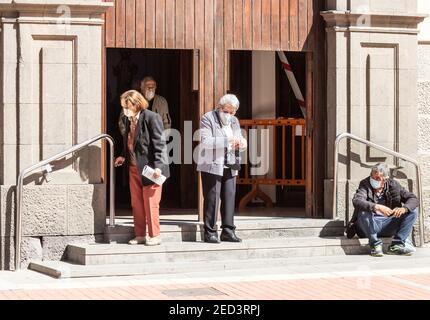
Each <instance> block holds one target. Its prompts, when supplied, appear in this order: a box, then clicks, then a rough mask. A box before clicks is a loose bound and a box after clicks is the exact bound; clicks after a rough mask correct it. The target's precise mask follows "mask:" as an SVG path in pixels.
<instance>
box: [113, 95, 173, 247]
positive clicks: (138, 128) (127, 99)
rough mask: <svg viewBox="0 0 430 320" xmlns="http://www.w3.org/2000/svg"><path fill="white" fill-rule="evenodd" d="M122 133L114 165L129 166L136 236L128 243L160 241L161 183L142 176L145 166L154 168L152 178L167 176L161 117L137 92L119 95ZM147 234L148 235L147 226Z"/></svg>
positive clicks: (159, 242)
mask: <svg viewBox="0 0 430 320" xmlns="http://www.w3.org/2000/svg"><path fill="white" fill-rule="evenodd" d="M121 107H122V108H123V111H124V115H125V117H124V124H125V129H126V130H125V132H123V142H124V143H123V145H124V148H123V152H122V155H121V156H120V157H118V158H117V159H116V160H115V166H117V167H118V166H122V165H123V164H126V165H127V166H128V173H129V181H130V192H131V205H132V208H133V217H134V231H135V238H134V239H133V240H130V242H129V244H133V245H134V244H146V245H149V246H154V245H159V244H161V239H160V219H159V208H160V200H161V194H162V186H160V185H157V184H155V183H154V182H152V181H151V180H149V179H147V178H145V177H144V176H142V172H143V169H144V167H145V166H146V165H148V166H149V167H151V168H153V169H154V170H155V173H154V176H153V178H155V179H157V178H159V177H160V176H161V175H164V176H166V177H167V178H168V177H169V175H170V172H169V165H168V159H167V152H166V140H165V137H164V134H163V130H164V128H163V122H162V120H161V117H160V116H159V115H158V114H156V113H154V112H152V111H150V110H147V108H148V102H147V101H146V100H145V98H144V97H143V96H142V95H141V94H140V93H139V92H137V91H135V90H130V91H127V92H125V93H124V94H123V95H122V96H121ZM147 228H148V234H149V237H147V236H146V235H147V230H146V229H147Z"/></svg>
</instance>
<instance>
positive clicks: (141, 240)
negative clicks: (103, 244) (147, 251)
mask: <svg viewBox="0 0 430 320" xmlns="http://www.w3.org/2000/svg"><path fill="white" fill-rule="evenodd" d="M145 243H146V238H145V237H136V238H134V239H132V240H130V241H129V242H128V244H130V245H133V246H134V245H137V244H145Z"/></svg>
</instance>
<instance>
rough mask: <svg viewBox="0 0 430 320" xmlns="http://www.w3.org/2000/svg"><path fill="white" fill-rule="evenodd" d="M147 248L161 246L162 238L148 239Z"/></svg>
mask: <svg viewBox="0 0 430 320" xmlns="http://www.w3.org/2000/svg"><path fill="white" fill-rule="evenodd" d="M145 244H146V245H147V246H159V245H160V244H161V239H160V236H157V237H154V238H148V239H147V240H146V243H145Z"/></svg>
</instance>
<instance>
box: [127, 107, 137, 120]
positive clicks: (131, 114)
mask: <svg viewBox="0 0 430 320" xmlns="http://www.w3.org/2000/svg"><path fill="white" fill-rule="evenodd" d="M124 115H125V116H126V117H127V118H129V119H131V118H133V117H135V116H136V114H135V113H134V112H133V111H131V110H130V109H124Z"/></svg>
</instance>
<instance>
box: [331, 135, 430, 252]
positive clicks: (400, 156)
mask: <svg viewBox="0 0 430 320" xmlns="http://www.w3.org/2000/svg"><path fill="white" fill-rule="evenodd" d="M346 138H348V139H351V140H355V141H357V142H361V143H363V144H365V145H367V146H369V147H372V148H375V149H377V150H380V151H382V152H385V153H387V154H390V155H392V156H394V157H396V158H398V159H402V160H404V161H407V162H410V163H412V164H413V165H414V166H415V168H416V175H417V189H418V198H419V201H420V209H419V213H420V214H419V227H420V230H419V234H420V246H423V245H424V217H425V215H424V205H423V191H422V186H421V168H420V164H419V163H418V161H416V160H415V159H412V158H410V157H408V156H406V155H403V154H401V153H398V152H396V151H393V150H390V149H387V148H385V147H383V146H380V145H378V144H376V143H373V142H371V141H368V140H365V139H362V138H360V137H357V136H355V135H353V134H350V133H346V132H345V133H341V134H339V135H338V136H337V137H336V141H335V146H334V168H333V169H334V176H333V178H334V183H333V208H332V209H333V216H334V217H335V219H336V220H339V213H338V212H337V182H338V181H337V180H338V165H339V159H338V155H339V143H340V141H341V140H343V139H346ZM347 218H348V216H347V215H346V216H345V219H347ZM347 223H348V221H346V224H347Z"/></svg>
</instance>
